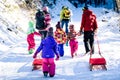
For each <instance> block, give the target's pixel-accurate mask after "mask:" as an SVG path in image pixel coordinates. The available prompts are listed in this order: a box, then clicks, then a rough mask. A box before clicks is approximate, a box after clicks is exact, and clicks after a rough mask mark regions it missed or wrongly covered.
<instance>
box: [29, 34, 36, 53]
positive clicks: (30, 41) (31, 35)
mask: <svg viewBox="0 0 120 80" xmlns="http://www.w3.org/2000/svg"><path fill="white" fill-rule="evenodd" d="M27 42H28V51H29V50H30V49H35V40H34V34H30V35H28V37H27Z"/></svg>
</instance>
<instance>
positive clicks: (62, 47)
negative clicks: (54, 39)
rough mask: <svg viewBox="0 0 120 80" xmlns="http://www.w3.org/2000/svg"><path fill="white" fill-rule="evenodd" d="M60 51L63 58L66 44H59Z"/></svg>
mask: <svg viewBox="0 0 120 80" xmlns="http://www.w3.org/2000/svg"><path fill="white" fill-rule="evenodd" d="M58 50H59V54H60V56H61V57H63V56H64V44H58Z"/></svg>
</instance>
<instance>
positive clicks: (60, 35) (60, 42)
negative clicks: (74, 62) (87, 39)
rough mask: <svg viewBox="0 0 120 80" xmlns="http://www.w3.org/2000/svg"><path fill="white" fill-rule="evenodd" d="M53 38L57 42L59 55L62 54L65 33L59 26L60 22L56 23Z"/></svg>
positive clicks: (65, 38)
mask: <svg viewBox="0 0 120 80" xmlns="http://www.w3.org/2000/svg"><path fill="white" fill-rule="evenodd" d="M54 38H55V40H56V42H57V44H58V51H59V54H60V56H61V57H62V56H64V44H65V43H66V40H67V35H66V33H65V32H64V30H63V29H62V28H61V27H60V22H58V23H57V25H56V31H55V32H54Z"/></svg>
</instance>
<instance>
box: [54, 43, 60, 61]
mask: <svg viewBox="0 0 120 80" xmlns="http://www.w3.org/2000/svg"><path fill="white" fill-rule="evenodd" d="M53 51H54V53H55V54H56V59H55V60H59V53H58V49H57V43H55V45H54V47H53Z"/></svg>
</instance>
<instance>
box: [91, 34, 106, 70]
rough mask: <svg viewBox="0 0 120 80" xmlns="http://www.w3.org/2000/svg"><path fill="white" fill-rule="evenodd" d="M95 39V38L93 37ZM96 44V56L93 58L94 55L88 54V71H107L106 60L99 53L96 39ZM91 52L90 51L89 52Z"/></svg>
mask: <svg viewBox="0 0 120 80" xmlns="http://www.w3.org/2000/svg"><path fill="white" fill-rule="evenodd" d="M95 37H96V38H97V36H95ZM97 44H98V50H99V51H98V53H99V54H98V56H95V57H94V55H95V54H92V53H90V59H89V65H90V71H92V70H93V69H94V70H95V69H104V70H107V68H106V60H105V58H104V57H103V56H102V55H101V52H100V47H99V42H98V39H97ZM91 52H92V51H91Z"/></svg>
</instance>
